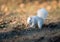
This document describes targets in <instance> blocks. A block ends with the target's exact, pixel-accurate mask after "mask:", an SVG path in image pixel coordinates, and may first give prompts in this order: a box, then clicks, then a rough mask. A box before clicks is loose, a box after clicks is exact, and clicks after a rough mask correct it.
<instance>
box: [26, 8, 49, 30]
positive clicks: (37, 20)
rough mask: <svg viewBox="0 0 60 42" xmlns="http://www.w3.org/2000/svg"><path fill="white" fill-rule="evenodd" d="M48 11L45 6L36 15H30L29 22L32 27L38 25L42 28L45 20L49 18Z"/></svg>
mask: <svg viewBox="0 0 60 42" xmlns="http://www.w3.org/2000/svg"><path fill="white" fill-rule="evenodd" d="M47 15H48V12H47V10H46V9H45V8H41V9H39V10H38V11H37V15H36V16H31V17H28V19H27V24H29V26H30V27H36V25H37V26H38V28H40V29H41V28H42V25H43V24H44V20H45V19H46V18H47Z"/></svg>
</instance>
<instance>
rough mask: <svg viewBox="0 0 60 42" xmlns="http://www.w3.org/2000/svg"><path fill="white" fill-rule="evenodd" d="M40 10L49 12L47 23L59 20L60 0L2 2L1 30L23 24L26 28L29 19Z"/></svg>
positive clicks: (0, 14)
mask: <svg viewBox="0 0 60 42" xmlns="http://www.w3.org/2000/svg"><path fill="white" fill-rule="evenodd" d="M40 8H46V9H47V10H48V12H49V15H48V18H47V20H46V22H47V23H48V22H51V21H54V22H56V21H58V20H59V17H60V15H59V14H60V0H0V28H12V27H15V26H17V25H20V24H21V25H22V23H23V24H24V25H25V26H26V25H27V23H26V20H27V17H28V16H30V15H36V11H37V10H38V9H40ZM56 19H58V20H56ZM46 22H45V23H46Z"/></svg>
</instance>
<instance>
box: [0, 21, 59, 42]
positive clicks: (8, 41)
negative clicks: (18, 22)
mask: <svg viewBox="0 0 60 42" xmlns="http://www.w3.org/2000/svg"><path fill="white" fill-rule="evenodd" d="M17 28H19V27H17ZM17 28H15V29H13V30H12V31H9V32H0V42H60V22H56V23H49V24H47V25H46V24H44V25H43V27H42V29H41V30H40V29H38V28H30V29H17Z"/></svg>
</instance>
